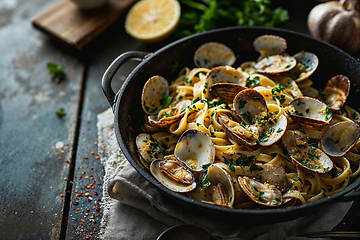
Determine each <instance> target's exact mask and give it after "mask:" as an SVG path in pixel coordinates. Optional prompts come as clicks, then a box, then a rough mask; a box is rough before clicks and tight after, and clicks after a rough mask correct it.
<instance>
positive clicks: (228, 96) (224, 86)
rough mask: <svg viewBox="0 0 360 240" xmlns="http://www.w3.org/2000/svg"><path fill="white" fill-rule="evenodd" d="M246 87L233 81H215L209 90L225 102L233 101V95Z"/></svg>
mask: <svg viewBox="0 0 360 240" xmlns="http://www.w3.org/2000/svg"><path fill="white" fill-rule="evenodd" d="M245 89H247V87H244V86H241V85H238V84H233V83H215V84H213V85H212V86H211V88H210V90H211V91H212V92H213V93H214V94H215V95H216V96H217V97H219V98H221V99H222V100H224V101H226V102H231V103H232V102H233V101H234V98H235V96H236V95H237V94H238V93H239V92H240V91H242V90H245Z"/></svg>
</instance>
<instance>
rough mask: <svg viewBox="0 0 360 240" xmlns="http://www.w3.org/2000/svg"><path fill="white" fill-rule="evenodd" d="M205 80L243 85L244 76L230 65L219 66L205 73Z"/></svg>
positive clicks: (244, 81) (244, 82)
mask: <svg viewBox="0 0 360 240" xmlns="http://www.w3.org/2000/svg"><path fill="white" fill-rule="evenodd" d="M206 80H207V81H208V82H210V83H212V84H213V83H233V84H239V85H241V86H244V87H245V84H246V77H245V76H244V75H243V74H242V73H241V72H239V71H238V70H236V69H235V68H232V67H230V66H220V67H215V68H213V69H211V70H210V71H209V72H208V73H207V74H206Z"/></svg>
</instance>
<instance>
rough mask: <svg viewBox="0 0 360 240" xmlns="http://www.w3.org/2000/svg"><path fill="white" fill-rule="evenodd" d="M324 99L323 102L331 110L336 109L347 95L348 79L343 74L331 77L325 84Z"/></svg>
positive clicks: (338, 108)
mask: <svg viewBox="0 0 360 240" xmlns="http://www.w3.org/2000/svg"><path fill="white" fill-rule="evenodd" d="M323 92H324V93H325V96H326V99H324V102H325V103H326V104H327V105H329V107H330V109H331V110H333V111H338V110H340V108H341V107H342V106H344V103H345V101H346V99H347V97H348V95H349V92H350V80H349V78H348V77H346V76H344V75H337V76H334V77H332V78H331V80H330V81H329V82H328V83H327V84H326V86H325V88H324V91H323Z"/></svg>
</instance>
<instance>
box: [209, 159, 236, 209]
mask: <svg viewBox="0 0 360 240" xmlns="http://www.w3.org/2000/svg"><path fill="white" fill-rule="evenodd" d="M207 174H208V176H207V180H208V181H209V182H210V183H211V185H210V186H209V187H208V189H207V192H211V193H212V201H211V202H210V203H213V204H215V205H219V206H223V207H232V205H233V203H234V200H235V188H234V185H233V181H232V177H231V175H230V174H229V173H228V172H227V171H226V170H225V169H223V168H222V167H220V166H218V165H215V164H214V165H211V166H210V167H209V168H208V172H207Z"/></svg>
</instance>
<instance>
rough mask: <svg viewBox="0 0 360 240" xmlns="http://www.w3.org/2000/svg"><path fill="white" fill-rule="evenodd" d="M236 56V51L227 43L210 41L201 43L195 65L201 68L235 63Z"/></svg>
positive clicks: (195, 57)
mask: <svg viewBox="0 0 360 240" xmlns="http://www.w3.org/2000/svg"><path fill="white" fill-rule="evenodd" d="M235 60H236V57H235V54H234V52H233V51H232V50H231V49H230V48H229V47H228V46H226V45H224V44H222V43H217V42H209V43H205V44H203V45H201V46H200V47H199V48H198V49H197V50H196V52H195V54H194V62H195V65H196V66H198V67H201V68H208V69H211V68H214V67H217V66H226V65H229V66H231V65H233V64H234V63H235Z"/></svg>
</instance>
